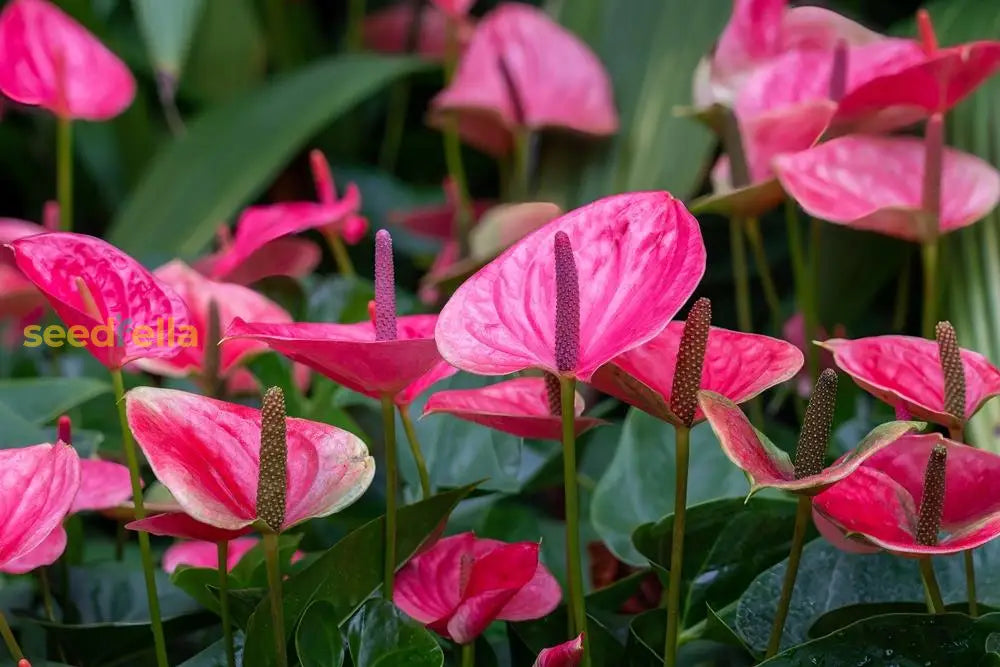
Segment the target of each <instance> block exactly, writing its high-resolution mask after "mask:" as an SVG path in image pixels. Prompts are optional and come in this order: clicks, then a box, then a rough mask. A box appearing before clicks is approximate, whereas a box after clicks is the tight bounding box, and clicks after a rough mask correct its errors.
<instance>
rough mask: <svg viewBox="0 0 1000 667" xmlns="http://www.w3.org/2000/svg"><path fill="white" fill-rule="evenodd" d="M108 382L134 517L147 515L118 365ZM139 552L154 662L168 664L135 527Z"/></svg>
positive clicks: (146, 557) (145, 547) (145, 546)
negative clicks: (119, 431) (119, 426)
mask: <svg viewBox="0 0 1000 667" xmlns="http://www.w3.org/2000/svg"><path fill="white" fill-rule="evenodd" d="M111 382H112V384H113V385H114V389H115V404H116V405H117V406H118V421H119V423H120V425H121V430H122V447H123V448H124V450H125V459H126V461H127V462H128V471H129V477H130V479H131V481H132V502H133V503H134V504H135V518H136V519H144V518H146V508H145V507H144V505H143V502H142V483H141V481H140V478H139V457H138V456H137V455H136V452H135V441H134V440H133V439H132V431H131V430H130V429H129V426H128V417H126V415H125V381H124V379H123V378H122V372H121V370H119V369H115V370H112V371H111ZM138 540H139V554H140V556H141V559H142V573H143V576H144V577H145V580H146V598H147V600H148V602H149V621H150V625H151V626H152V630H153V644H154V645H155V647H156V664H157V666H158V667H168V662H167V642H166V639H165V638H164V636H163V623H162V621H161V620H160V598H159V597H158V596H157V593H156V575H155V573H154V570H153V553H152V550H151V549H150V548H149V533H146V532H143V531H138Z"/></svg>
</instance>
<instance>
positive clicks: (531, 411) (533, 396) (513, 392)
mask: <svg viewBox="0 0 1000 667" xmlns="http://www.w3.org/2000/svg"><path fill="white" fill-rule="evenodd" d="M575 404H576V415H577V416H576V420H575V431H576V435H577V437H579V436H580V435H581V434H582V433H584V432H585V431H589V430H590V429H592V428H594V427H595V426H600V425H601V424H603V423H604V422H603V421H602V420H600V419H594V418H593V417H583V416H581V415H583V409H584V405H583V397H581V396H580V394H576V400H575ZM441 412H443V413H446V414H450V415H453V416H455V417H458V418H459V419H464V420H466V421H470V422H474V423H476V424H482V425H483V426H486V427H489V428H493V429H496V430H498V431H503V432H504V433H510V434H511V435H514V436H517V437H519V438H538V439H541V440H555V441H557V442H558V441H559V440H561V439H562V421H561V417H560V413H559V396H558V387H557V388H556V393H555V395H553V394H552V393H551V391H550V388H549V387H548V385H547V382H546V380H545V378H542V377H519V378H514V379H513V380H504V381H503V382H498V383H496V384H491V385H488V386H486V387H480V388H477V389H448V390H445V391H439V392H437V393H435V394H431V396H430V397H429V398H428V399H427V403H426V404H425V405H424V416H425V417H426V416H427V415H431V414H436V413H441Z"/></svg>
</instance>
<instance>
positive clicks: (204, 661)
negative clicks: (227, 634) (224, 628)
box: [177, 632, 243, 667]
mask: <svg viewBox="0 0 1000 667" xmlns="http://www.w3.org/2000/svg"><path fill="white" fill-rule="evenodd" d="M224 641H225V640H222V639H220V640H219V641H217V642H215V643H214V644H209V645H208V646H207V647H206V648H205V649H204V650H202V651H200V652H199V653H197V654H196V655H193V656H191V657H190V658H188V659H187V660H185V661H184V662H182V663H181V664H180V665H178V666H177V667H228V665H227V664H226V645H225V644H224V643H223V642H224ZM233 645H234V647H235V648H236V664H237V665H242V664H243V633H242V632H237V633H235V636H234V637H233Z"/></svg>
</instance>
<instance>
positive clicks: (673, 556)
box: [663, 426, 691, 667]
mask: <svg viewBox="0 0 1000 667" xmlns="http://www.w3.org/2000/svg"><path fill="white" fill-rule="evenodd" d="M676 428H677V430H676V447H675V450H676V451H675V457H676V461H675V464H674V468H675V470H676V476H677V479H676V481H675V483H674V528H673V536H672V539H671V542H670V580H669V582H668V584H667V638H666V643H665V644H664V647H663V664H664V665H665V667H674V666H675V665H676V664H677V633H678V631H679V629H680V627H681V622H680V621H681V570H682V566H683V563H684V519H685V517H686V514H687V482H688V458H689V457H690V449H691V447H690V444H691V429H690V428H689V427H687V426H677V427H676Z"/></svg>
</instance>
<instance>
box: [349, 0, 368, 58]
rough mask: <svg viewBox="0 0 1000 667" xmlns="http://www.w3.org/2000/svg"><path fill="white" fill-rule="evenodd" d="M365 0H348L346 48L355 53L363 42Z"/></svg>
mask: <svg viewBox="0 0 1000 667" xmlns="http://www.w3.org/2000/svg"><path fill="white" fill-rule="evenodd" d="M366 4H367V1H366V0H350V3H349V4H348V7H347V50H348V51H350V52H352V53H355V52H357V51H360V50H361V46H362V44H363V42H364V39H363V37H364V24H365V5H366Z"/></svg>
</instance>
